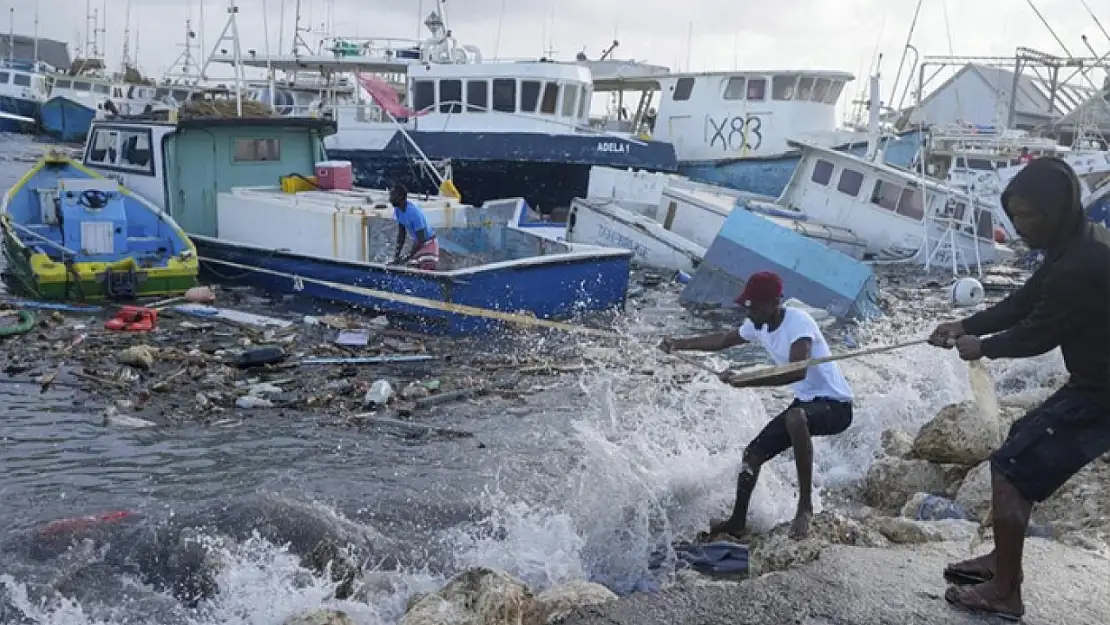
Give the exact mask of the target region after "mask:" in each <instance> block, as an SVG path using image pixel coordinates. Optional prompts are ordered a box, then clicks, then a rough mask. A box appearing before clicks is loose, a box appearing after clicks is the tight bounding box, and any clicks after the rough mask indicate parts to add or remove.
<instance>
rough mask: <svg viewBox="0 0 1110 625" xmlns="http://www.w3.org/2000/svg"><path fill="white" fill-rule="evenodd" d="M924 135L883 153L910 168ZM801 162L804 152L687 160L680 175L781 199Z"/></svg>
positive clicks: (855, 150) (849, 148) (851, 147)
mask: <svg viewBox="0 0 1110 625" xmlns="http://www.w3.org/2000/svg"><path fill="white" fill-rule="evenodd" d="M920 136H921V135H920V133H919V132H918V131H911V132H908V133H905V134H903V135H900V136H899V137H897V138H895V139H892V140H889V141H887V143H886V145H885V146H884V151H883V155H884V157H885V160H886V162H887V163H890V164H891V165H895V166H898V167H909V165H910V163H911V161H912V160H913V157H914V154H915V153H916V152H917V149H918V147H919V145H920ZM836 149H837V150H841V151H844V152H848V153H851V154H856V155H861V156H862V155H863V154H864V153H865V152H866V151H867V144H866V143H851V144H845V145H841V146H838V147H837V148H836ZM800 159H801V154H800V153H789V154H783V155H781V156H776V157H771V158H758V159H755V158H751V159H736V160H729V161H683V162H680V163H679V164H678V172H679V173H680V174H682V175H683V176H686V177H688V178H690V179H691V180H697V181H698V182H705V183H709V184H715V185H719V186H723V187H728V188H730V189H736V190H738V191H747V192H748V193H758V194H761V195H768V196H771V197H776V198H777V197H779V196H780V195H782V192H783V190H784V189H786V185H787V184H788V183H789V182H790V177H791V176H793V175H794V169H795V168H796V167H797V166H798V161H799V160H800Z"/></svg>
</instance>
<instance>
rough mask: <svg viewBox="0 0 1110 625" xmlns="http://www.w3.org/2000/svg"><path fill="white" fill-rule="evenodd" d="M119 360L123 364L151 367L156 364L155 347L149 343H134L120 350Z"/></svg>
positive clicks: (143, 367)
mask: <svg viewBox="0 0 1110 625" xmlns="http://www.w3.org/2000/svg"><path fill="white" fill-rule="evenodd" d="M117 360H118V361H119V363H120V364H121V365H129V366H131V367H135V368H137V369H150V368H151V367H152V366H153V365H154V349H153V348H152V347H150V346H149V345H132V346H131V347H128V348H127V349H125V350H123V351H122V352H120V353H119V356H118V357H117Z"/></svg>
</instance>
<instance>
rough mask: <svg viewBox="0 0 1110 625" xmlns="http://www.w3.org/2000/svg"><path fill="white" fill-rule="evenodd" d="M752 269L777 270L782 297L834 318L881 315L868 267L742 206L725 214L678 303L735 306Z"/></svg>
mask: <svg viewBox="0 0 1110 625" xmlns="http://www.w3.org/2000/svg"><path fill="white" fill-rule="evenodd" d="M757 271H774V272H776V273H778V274H779V275H780V276H781V277H782V280H783V293H784V295H785V297H788V298H789V297H794V298H797V299H799V300H801V301H802V302H805V303H806V304H808V305H810V306H814V307H816V308H822V309H825V310H827V311H828V312H829V313H830V314H832V315H833V316H835V317H837V318H859V319H869V318H874V317H878V316H881V315H882V311H881V309H880V308H879V306H878V282H877V281H876V279H875V273H874V271H873V270H872V269H871V267H870V266H868V265H867V264H866V263H864V262H861V261H858V260H855V259H854V258H851V257H850V256H847V255H846V254H842V253H840V252H838V251H836V250H834V249H831V248H830V247H827V246H826V245H824V244H822V243H819V242H817V241H815V240H813V239H810V238H807V237H805V236H803V235H801V234H798V233H796V232H794V231H793V230H789V229H787V228H783V227H782V226H779V225H778V224H775V223H773V222H771V221H770V220H767V219H765V218H763V217H760V216H759V215H756V214H754V213H752V212H749V211H746V210H734V211H732V212H731V213H730V214H729V216H728V219H726V220H725V223H724V225H723V226H721V230H720V232H719V233H718V234H717V238H715V239H714V240H713V243H712V244H711V245H710V246H709V249H708V250H706V252H705V258H704V259H703V260H702V263H701V265H699V266H698V270H697V272H696V273H695V274H694V277H693V278H692V279H691V280H690V282H689V283H687V285H686V288H685V289H684V290H683V291H682V295H681V296H680V297H679V301H681V302H682V303H683V304H686V305H694V306H698V307H710V308H719V307H726V308H727V307H735V304H734V300H735V299H736V297H737V296H738V295H739V294H740V292H741V291H742V290H743V287H744V283H745V282H747V279H748V276H750V275H751V274H753V273H755V272H757Z"/></svg>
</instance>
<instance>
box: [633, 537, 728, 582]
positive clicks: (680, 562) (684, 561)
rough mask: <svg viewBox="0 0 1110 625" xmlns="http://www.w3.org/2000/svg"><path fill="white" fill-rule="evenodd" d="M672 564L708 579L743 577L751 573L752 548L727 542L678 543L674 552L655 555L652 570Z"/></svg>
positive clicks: (673, 547)
mask: <svg viewBox="0 0 1110 625" xmlns="http://www.w3.org/2000/svg"><path fill="white" fill-rule="evenodd" d="M672 552H673V553H672ZM672 557H673V560H672V559H671V558H672ZM668 564H673V566H674V567H675V568H676V569H682V568H691V569H694V570H695V571H698V572H699V573H704V574H706V575H739V574H743V573H746V572H747V570H748V546H747V545H738V544H736V543H730V542H725V541H718V542H712V543H701V544H698V543H687V542H682V543H676V544H675V545H673V546H672V547H671V549H670V550H666V549H660V550H657V551H655V552H654V553H652V554H651V559H650V561H649V563H648V567H649V568H651V569H659V568H662V567H663V566H665V565H668Z"/></svg>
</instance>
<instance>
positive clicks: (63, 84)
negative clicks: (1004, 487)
mask: <svg viewBox="0 0 1110 625" xmlns="http://www.w3.org/2000/svg"><path fill="white" fill-rule="evenodd" d="M71 86H73V81H72V80H55V81H54V88H55V89H69V88H70V87H71Z"/></svg>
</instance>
